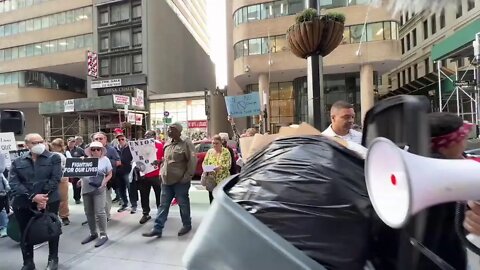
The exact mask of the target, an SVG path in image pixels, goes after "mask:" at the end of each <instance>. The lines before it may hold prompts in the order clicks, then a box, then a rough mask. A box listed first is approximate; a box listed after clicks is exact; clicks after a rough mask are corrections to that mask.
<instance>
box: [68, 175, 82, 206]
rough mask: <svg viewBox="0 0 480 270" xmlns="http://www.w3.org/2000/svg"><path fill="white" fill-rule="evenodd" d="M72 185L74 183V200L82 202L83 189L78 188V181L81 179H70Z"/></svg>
mask: <svg viewBox="0 0 480 270" xmlns="http://www.w3.org/2000/svg"><path fill="white" fill-rule="evenodd" d="M69 180H70V183H72V186H73V199H74V200H75V201H80V199H81V198H82V187H79V186H77V183H78V181H80V178H70V179H69Z"/></svg>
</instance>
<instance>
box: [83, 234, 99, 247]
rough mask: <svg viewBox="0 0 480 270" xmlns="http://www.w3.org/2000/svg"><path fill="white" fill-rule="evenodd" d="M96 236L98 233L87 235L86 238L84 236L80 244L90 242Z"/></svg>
mask: <svg viewBox="0 0 480 270" xmlns="http://www.w3.org/2000/svg"><path fill="white" fill-rule="evenodd" d="M97 238H98V234H95V235H89V236H88V237H87V238H85V239H84V240H83V241H82V245H85V244H87V243H90V242H92V241H93V240H95V239H97Z"/></svg>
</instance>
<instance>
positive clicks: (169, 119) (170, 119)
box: [163, 117, 172, 124]
mask: <svg viewBox="0 0 480 270" xmlns="http://www.w3.org/2000/svg"><path fill="white" fill-rule="evenodd" d="M163 122H164V123H165V124H171V123H172V118H166V117H165V118H163Z"/></svg>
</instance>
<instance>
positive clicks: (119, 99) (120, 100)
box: [113, 95, 130, 105]
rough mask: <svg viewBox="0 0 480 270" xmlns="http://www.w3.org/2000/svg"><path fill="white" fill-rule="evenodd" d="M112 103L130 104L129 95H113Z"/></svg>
mask: <svg viewBox="0 0 480 270" xmlns="http://www.w3.org/2000/svg"><path fill="white" fill-rule="evenodd" d="M113 104H117V105H130V97H129V96H122V95H113Z"/></svg>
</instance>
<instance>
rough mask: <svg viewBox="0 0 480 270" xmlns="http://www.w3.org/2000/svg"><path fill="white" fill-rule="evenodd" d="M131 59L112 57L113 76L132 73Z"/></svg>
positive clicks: (124, 56)
mask: <svg viewBox="0 0 480 270" xmlns="http://www.w3.org/2000/svg"><path fill="white" fill-rule="evenodd" d="M130 58H131V57H130V56H129V55H122V56H116V57H112V58H111V61H112V63H111V64H112V75H120V74H128V73H130Z"/></svg>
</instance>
